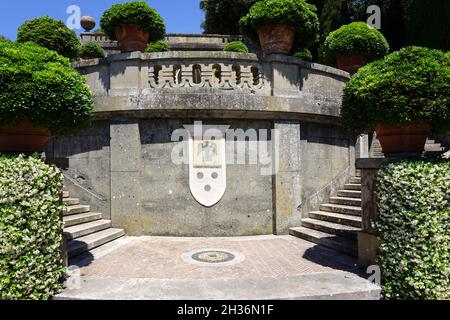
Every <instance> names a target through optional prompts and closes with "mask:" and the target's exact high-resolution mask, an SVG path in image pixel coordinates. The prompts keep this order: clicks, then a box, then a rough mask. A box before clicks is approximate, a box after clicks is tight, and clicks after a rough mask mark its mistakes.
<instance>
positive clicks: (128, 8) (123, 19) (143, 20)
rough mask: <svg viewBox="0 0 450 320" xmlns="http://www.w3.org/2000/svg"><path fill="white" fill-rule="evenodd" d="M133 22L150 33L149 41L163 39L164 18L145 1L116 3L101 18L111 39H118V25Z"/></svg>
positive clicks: (164, 31)
mask: <svg viewBox="0 0 450 320" xmlns="http://www.w3.org/2000/svg"><path fill="white" fill-rule="evenodd" d="M132 24H137V25H139V26H140V27H141V29H142V30H145V31H147V32H148V33H149V42H154V41H157V40H160V39H162V38H163V37H164V35H165V33H166V26H165V24H164V20H163V18H162V17H161V16H160V15H159V14H158V13H157V12H156V10H155V9H153V8H150V7H149V6H148V4H147V2H143V1H137V2H126V3H119V4H115V5H113V6H111V8H109V9H108V10H106V11H105V12H104V13H103V15H102V17H101V18H100V27H101V29H102V30H103V31H104V32H105V34H106V35H107V36H108V37H109V38H110V39H111V40H116V33H115V31H114V30H115V28H116V27H120V26H126V25H132Z"/></svg>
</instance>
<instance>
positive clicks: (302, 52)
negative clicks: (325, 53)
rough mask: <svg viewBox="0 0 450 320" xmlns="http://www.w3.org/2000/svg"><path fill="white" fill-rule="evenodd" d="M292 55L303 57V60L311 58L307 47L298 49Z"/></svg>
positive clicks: (310, 59)
mask: <svg viewBox="0 0 450 320" xmlns="http://www.w3.org/2000/svg"><path fill="white" fill-rule="evenodd" d="M293 56H294V57H296V58H300V59H303V60H305V61H312V59H313V56H312V54H311V52H310V51H309V50H308V49H301V50H298V51H296V52H295V53H294V54H293Z"/></svg>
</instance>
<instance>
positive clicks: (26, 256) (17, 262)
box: [0, 156, 65, 300]
mask: <svg viewBox="0 0 450 320" xmlns="http://www.w3.org/2000/svg"><path fill="white" fill-rule="evenodd" d="M62 187H63V177H62V175H61V172H60V171H59V170H58V169H57V168H56V167H54V166H48V165H46V164H44V163H43V162H42V161H41V160H39V159H38V158H35V157H24V156H19V157H2V156H0V300H3V299H48V298H50V297H51V296H52V295H54V294H55V293H57V292H58V291H59V290H60V287H61V284H60V280H61V278H62V276H63V275H64V272H65V269H64V267H63V261H62V259H61V254H60V244H61V237H62V228H63V224H62V221H61V219H60V212H61V210H62V205H61V204H60V194H61V192H62Z"/></svg>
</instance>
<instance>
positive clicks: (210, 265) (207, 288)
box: [56, 236, 379, 300]
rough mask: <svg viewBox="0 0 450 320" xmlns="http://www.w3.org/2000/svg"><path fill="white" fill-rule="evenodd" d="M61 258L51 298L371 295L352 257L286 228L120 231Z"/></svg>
mask: <svg viewBox="0 0 450 320" xmlns="http://www.w3.org/2000/svg"><path fill="white" fill-rule="evenodd" d="M69 264H70V265H76V266H79V267H80V269H79V270H78V271H75V272H73V271H72V274H74V275H76V274H77V273H78V274H80V276H81V277H80V278H79V279H80V280H77V277H71V278H69V279H68V280H67V281H66V285H67V286H69V287H68V288H66V289H65V290H64V291H63V292H62V293H61V294H59V295H58V296H57V297H56V299H182V300H190V299H224V300H239V299H255V300H264V299H378V298H379V287H377V286H375V285H373V284H371V283H369V282H368V281H367V280H366V279H364V277H366V278H367V277H368V275H366V274H364V272H363V271H362V270H360V269H358V267H357V266H356V261H355V260H354V259H353V258H351V257H349V256H346V255H343V254H340V253H337V252H335V251H333V250H330V249H327V248H325V247H322V246H318V245H315V244H312V243H310V242H307V241H304V240H301V239H298V238H295V237H292V236H256V237H231V238H172V237H124V238H121V239H119V240H116V241H115V242H113V243H110V244H107V245H105V246H103V247H100V248H98V249H94V250H93V251H91V252H90V253H87V254H85V255H82V256H80V257H78V258H76V259H73V260H72V261H70V263H69ZM71 286H72V287H71Z"/></svg>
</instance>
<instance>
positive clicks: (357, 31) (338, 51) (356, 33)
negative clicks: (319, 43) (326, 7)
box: [324, 22, 389, 61]
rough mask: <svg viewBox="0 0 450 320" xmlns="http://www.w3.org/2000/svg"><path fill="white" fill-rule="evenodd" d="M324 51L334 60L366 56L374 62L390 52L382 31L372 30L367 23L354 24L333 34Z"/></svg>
mask: <svg viewBox="0 0 450 320" xmlns="http://www.w3.org/2000/svg"><path fill="white" fill-rule="evenodd" d="M324 49H325V54H327V55H328V56H329V57H330V58H332V59H335V58H336V57H339V56H349V55H354V54H364V55H366V56H367V57H368V59H369V61H372V60H375V59H378V58H381V57H383V56H385V55H386V54H387V53H388V52H389V44H388V42H387V41H386V38H385V37H384V36H383V34H382V33H381V32H380V31H378V30H377V29H374V28H370V27H369V26H368V25H367V23H365V22H352V23H350V24H348V25H344V26H342V27H340V28H339V29H337V30H335V31H333V32H331V33H330V34H329V35H328V36H327V38H326V40H325V43H324Z"/></svg>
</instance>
